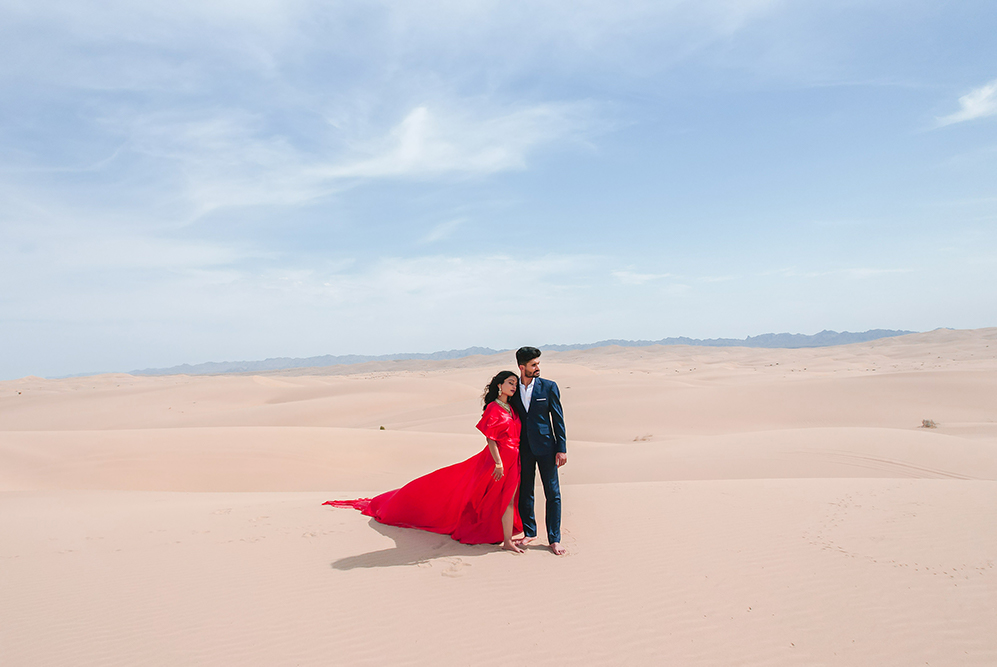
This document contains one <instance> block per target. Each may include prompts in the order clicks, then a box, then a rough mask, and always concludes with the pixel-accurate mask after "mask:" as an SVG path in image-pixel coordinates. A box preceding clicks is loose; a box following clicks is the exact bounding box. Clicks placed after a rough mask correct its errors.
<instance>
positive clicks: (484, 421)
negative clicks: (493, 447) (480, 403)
mask: <svg viewBox="0 0 997 667" xmlns="http://www.w3.org/2000/svg"><path fill="white" fill-rule="evenodd" d="M501 411H502V408H499V407H498V406H496V405H495V404H494V403H492V404H491V405H489V406H488V407H487V408H485V414H483V415H481V421H479V422H478V430H479V431H481V432H482V433H484V434H485V437H486V438H489V439H491V440H498V438H499V436H500V435H502V433H504V432H505V430H506V428H507V427H508V425H507V424H506V423H505V420H504V419H503V418H502V414H501Z"/></svg>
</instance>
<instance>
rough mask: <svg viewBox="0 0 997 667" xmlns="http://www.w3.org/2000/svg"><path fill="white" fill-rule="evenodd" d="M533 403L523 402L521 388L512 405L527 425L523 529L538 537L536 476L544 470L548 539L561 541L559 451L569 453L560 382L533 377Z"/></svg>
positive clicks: (522, 440) (522, 449)
mask: <svg viewBox="0 0 997 667" xmlns="http://www.w3.org/2000/svg"><path fill="white" fill-rule="evenodd" d="M532 384H533V395H532V396H531V397H530V404H529V405H528V406H524V405H523V401H522V398H521V397H520V394H519V391H518V390H517V391H516V393H515V394H514V395H513V397H512V405H513V407H514V408H515V409H516V412H518V413H519V419H520V421H521V422H522V424H523V430H522V434H521V435H520V436H519V462H520V467H521V470H522V478H521V480H520V482H519V516H520V518H521V519H522V520H523V532H524V533H525V534H526V536H527V537H536V534H537V520H536V517H535V516H534V514H533V487H534V479H535V477H534V475H535V473H536V470H537V468H539V469H540V481H541V483H542V484H543V487H544V497H545V498H546V500H547V507H546V513H545V515H544V523H546V525H547V541H548V542H550V543H552V544H553V543H554V542H560V541H561V487H560V485H559V484H558V481H557V461H556V458H555V455H556V454H557V453H559V452H560V453H567V451H568V441H567V438H566V437H565V434H564V412H563V410H562V409H561V392H560V390H559V389H558V388H557V383H556V382H553V381H552V380H545V379H543V378H534V379H533V382H532Z"/></svg>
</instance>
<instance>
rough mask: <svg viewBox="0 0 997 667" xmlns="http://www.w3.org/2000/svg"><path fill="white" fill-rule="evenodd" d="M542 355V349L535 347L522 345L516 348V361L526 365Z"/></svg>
mask: <svg viewBox="0 0 997 667" xmlns="http://www.w3.org/2000/svg"><path fill="white" fill-rule="evenodd" d="M539 356H540V350H538V349H537V348H535V347H521V348H519V349H518V350H516V363H517V364H519V365H520V366H525V365H526V364H528V363H530V362H531V361H533V360H534V359H536V358H537V357H539Z"/></svg>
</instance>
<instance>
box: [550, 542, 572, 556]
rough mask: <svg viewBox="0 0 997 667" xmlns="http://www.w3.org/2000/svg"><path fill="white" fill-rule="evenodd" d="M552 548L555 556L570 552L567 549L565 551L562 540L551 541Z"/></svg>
mask: <svg viewBox="0 0 997 667" xmlns="http://www.w3.org/2000/svg"><path fill="white" fill-rule="evenodd" d="M550 550H551V552H553V554H554V555H555V556H563V555H564V554H566V553H568V552H567V551H565V549H564V547H562V546H561V543H560V542H551V543H550Z"/></svg>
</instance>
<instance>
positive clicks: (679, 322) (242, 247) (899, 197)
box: [0, 0, 997, 380]
mask: <svg viewBox="0 0 997 667" xmlns="http://www.w3.org/2000/svg"><path fill="white" fill-rule="evenodd" d="M994 34H997V6H995V5H994V3H993V2H992V0H982V1H975V0H964V1H962V2H958V3H951V2H942V1H940V0H939V1H934V0H867V1H863V2H857V1H851V0H842V1H840V2H833V3H828V2H817V1H812V2H811V1H804V0H799V1H779V0H658V1H656V2H642V1H640V0H635V1H633V2H627V3H611V2H592V1H589V0H572V1H570V2H567V1H557V0H531V1H530V2H510V1H506V2H497V1H495V2H486V1H477V0H460V1H453V2H451V1H418V0H410V1H407V2H379V1H377V0H370V1H367V2H336V1H326V2H312V1H308V0H280V1H278V0H273V1H271V0H239V1H238V2H237V1H235V0H226V1H217V0H196V1H194V0H171V1H170V2H157V1H156V0H144V1H143V2H138V1H136V0H132V1H124V0H105V1H103V2H90V1H88V0H58V1H51V0H30V1H28V0H24V1H13V0H0V100H2V103H0V349H2V353H0V380H4V379H12V378H18V377H22V376H26V375H36V376H44V377H54V376H63V375H70V374H78V373H88V372H103V371H129V370H134V369H141V368H153V367H166V366H172V365H176V364H181V363H191V364H195V363H201V362H205V361H226V360H253V359H264V358H268V357H278V356H289V357H308V356H316V355H324V354H334V355H338V354H390V353H402V352H432V351H437V350H448V349H462V348H466V347H471V346H487V347H493V348H496V349H506V348H515V347H518V346H520V345H527V344H529V345H543V344H555V343H562V344H567V343H585V342H594V341H597V340H603V339H608V338H621V339H646V340H656V339H660V338H664V337H669V336H690V337H697V338H712V337H730V338H742V337H744V336H748V335H757V334H761V333H767V332H791V333H815V332H817V331H820V330H822V329H833V330H837V331H843V330H848V331H864V330H867V329H873V328H887V329H907V330H915V331H926V330H931V329H934V328H937V327H953V328H977V327H986V326H995V325H997V288H995V285H997V40H995V39H993V35H994Z"/></svg>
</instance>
